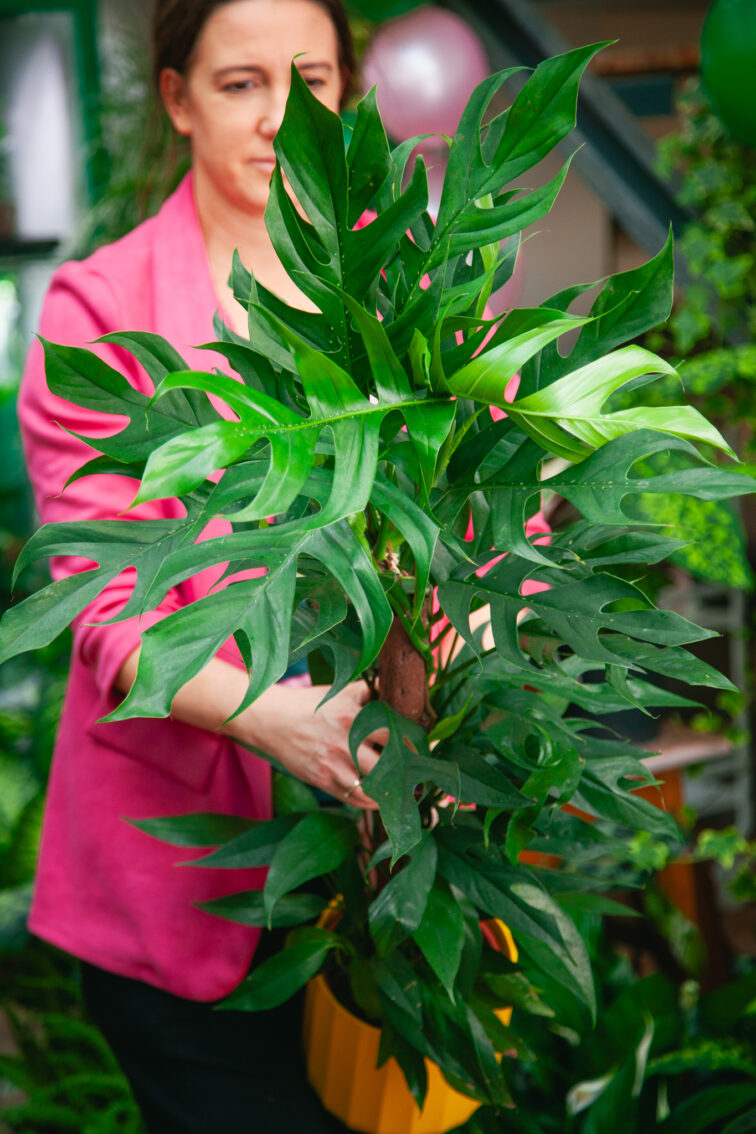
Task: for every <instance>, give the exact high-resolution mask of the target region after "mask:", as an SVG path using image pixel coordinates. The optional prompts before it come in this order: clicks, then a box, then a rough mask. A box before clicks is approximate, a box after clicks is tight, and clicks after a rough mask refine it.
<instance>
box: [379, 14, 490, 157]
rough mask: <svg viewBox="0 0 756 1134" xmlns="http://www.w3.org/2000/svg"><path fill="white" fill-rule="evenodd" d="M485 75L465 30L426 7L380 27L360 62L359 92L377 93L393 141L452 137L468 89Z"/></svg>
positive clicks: (481, 54)
mask: <svg viewBox="0 0 756 1134" xmlns="http://www.w3.org/2000/svg"><path fill="white" fill-rule="evenodd" d="M489 73H490V68H489V64H488V59H487V58H486V53H485V51H484V50H483V46H482V44H481V42H480V40H479V39H478V37H477V35H476V34H475V32H474V31H473V30H472V28H471V27H470V25H469V24H468V23H466V22H465V20H463V19H462V18H461V17H460V16H457V15H455V14H454V12H448V11H446V9H443V8H435V7H431V6H430V5H427V6H424V7H422V8H417V9H416V10H415V11H414V12H410V13H409V14H408V15H406V16H401V17H399V19H396V20H389V21H388V23H386V24H384V25H383V26H382V27H381V28H380V29H379V31H378V32H377V33H376V34H375V36H374V37H373V39H372V41H371V42H370V44H369V46H368V49H367V51H366V52H365V55H364V58H363V62H362V84H363V89H364V90H366V91H367V90H369V89H370V87H372V86H376V87H377V95H378V107H379V109H380V112H381V116H382V117H383V122H384V125H385V127H386V130H387V132H388V133H389V134H390V135H391V136H392V137H393V138H394V139H396V140H398V141H403V140H404V139H405V138H412V137H413V136H414V135H416V134H453V133H454V132H455V130H456V129H457V126H458V125H459V120H460V118H461V116H462V111H463V110H464V108H465V105H466V103H467V100H468V99H469V97H470V95H471V93H472V91H473V89H474V88H475V87H476V86H477V85H478V83H480V82H482V80H483V79H485V77H486V76H487V75H488V74H489Z"/></svg>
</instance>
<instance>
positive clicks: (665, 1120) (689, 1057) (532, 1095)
mask: <svg viewBox="0 0 756 1134" xmlns="http://www.w3.org/2000/svg"><path fill="white" fill-rule="evenodd" d="M581 929H582V931H583V934H584V936H585V939H586V942H587V944H588V947H589V949H590V952H591V958H592V961H593V966H594V973H595V976H596V985H597V996H598V1001H599V1013H598V1023H597V1026H596V1028H595V1030H592V1031H588V1030H582V1031H566V1030H565V1029H563V1028H559V1027H555V1026H554V1020H553V1019H550V1018H548V1017H543V1016H541V1017H538V1016H537V1015H535V1014H530V1015H528V1016H527V1017H525V1018H524V1020H523V1027H522V1031H523V1046H522V1049H521V1051H520V1053H519V1057H518V1061H517V1068H516V1070H515V1071H514V1073H513V1076H512V1080H513V1085H514V1086H513V1095H514V1100H515V1104H516V1105H515V1108H514V1109H507V1110H496V1109H494V1108H483V1109H481V1110H480V1111H478V1112H477V1114H476V1115H475V1116H474V1117H473V1118H472V1119H471V1120H470V1121H469V1122H468V1123H467V1125H466V1126H465V1127H464V1129H465V1131H466V1132H467V1134H500V1131H501V1130H502V1129H504V1130H507V1131H512V1134H647V1132H652V1134H751V1132H752V1131H753V1130H754V1129H756V972H753V971H751V972H749V973H746V974H745V975H743V976H741V977H739V978H738V979H736V980H734V981H732V982H731V983H729V984H727V985H725V986H724V987H723V988H721V989H717V990H715V991H713V992H707V993H703V994H702V993H701V990H700V988H699V986H698V984H697V983H696V982H695V981H694V980H686V981H683V982H682V983H680V984H676V983H674V982H673V981H672V980H670V979H669V978H668V977H666V976H662V975H660V974H653V975H651V976H648V977H645V978H644V979H642V980H639V979H638V977H637V975H636V973H635V972H634V971H633V969H632V967H631V966H630V964H629V962H628V961H627V959H626V958H624V957H623V956H622V954H620V953H619V952H617V951H616V950H615V949H614V948H613V947H612V946H611V944H610V943H609V941H608V940H607V938H606V936H605V935H604V934H603V933H602V931H601V930H600V928H599V925H598V921H597V919H595V918H592V917H588V918H583V919H582V922H581Z"/></svg>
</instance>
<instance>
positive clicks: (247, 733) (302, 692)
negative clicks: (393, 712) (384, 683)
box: [227, 681, 388, 810]
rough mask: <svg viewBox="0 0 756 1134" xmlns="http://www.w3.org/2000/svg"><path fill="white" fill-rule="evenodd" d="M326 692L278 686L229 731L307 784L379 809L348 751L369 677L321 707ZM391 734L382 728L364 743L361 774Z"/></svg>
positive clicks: (320, 687)
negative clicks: (366, 788) (361, 780)
mask: <svg viewBox="0 0 756 1134" xmlns="http://www.w3.org/2000/svg"><path fill="white" fill-rule="evenodd" d="M327 692H328V686H327V685H310V686H297V687H293V686H287V685H286V684H285V683H284V684H281V685H274V686H272V687H271V688H270V689H267V690H266V691H265V693H263V694H262V696H261V697H259V698H258V699H257V701H255V703H254V704H253V705H251V706H250V708H249V709H247V710H245V712H243V713H241V714H240V715H239V717H237V719H236V720H235V721H231V722H230V723H229V725H228V726H227V727H228V731H229V732H230V733H232V734H233V735H235V736H236V737H237V738H238V739H239V740H241V741H243V742H244V743H246V744H251V745H253V746H254V747H255V748H260V749H262V750H263V751H264V752H267V753H269V754H270V755H271V756H274V757H275V758H276V760H278V761H279V762H280V763H281V764H283V766H284V767H285V768H286V770H287V771H289V772H291V774H292V775H293V776H296V777H297V778H298V779H300V780H304V782H305V783H308V784H312V785H313V787H317V788H320V789H321V790H322V791H327V792H328V793H329V794H330V795H333V796H335V797H336V799H342V800H347V801H348V802H349V803H350V804H351V805H352V806H353V807H361V808H363V809H364V810H376V809H377V806H378V805H377V804H376V803H375V802H374V801H373V800H372V799H370V798H369V797H368V796H367V795H365V793H364V792H363V790H362V788H361V787H360V785H359V778H358V774H357V771H356V769H355V766H354V761H353V759H352V755H351V752H350V751H349V730H350V729H351V727H352V724H353V722H354V719H355V717H356V716H357V714H358V713H359V711H360V709H361V708H362V706H363V705H365V704H366V703H367V702H368V701H369V700H370V690H369V689H368V686H367V685H366V684H365V682H364V681H357V682H354V683H353V684H351V685H348V686H347V687H346V688H345V689H342V690H341V692H340V693H337V694H336V696H335V697H332V698H331V700H330V701H327V702H326V703H325V704H324V705H321V707H320V708H318V705H319V704H320V702H321V701H322V700H323V697H325V695H326V693H327ZM387 739H388V736H387V730H386V729H379V730H378V731H377V732H374V733H373V734H372V735H371V736H369V737H368V738H367V740H365V741H364V742H363V743H362V744H361V745H360V747H359V748H358V750H357V762H358V764H359V776H360V777H362V776H366V775H367V774H368V772H370V771H372V769H373V768H374V767H375V764H376V763H377V760H378V755H379V753H378V752H377V751H376V748H375V747H374V746H375V745H381V744H385V743H386V740H387Z"/></svg>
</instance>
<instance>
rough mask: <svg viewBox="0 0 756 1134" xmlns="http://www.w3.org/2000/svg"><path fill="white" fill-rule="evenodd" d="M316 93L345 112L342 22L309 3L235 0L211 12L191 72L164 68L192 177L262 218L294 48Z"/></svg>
mask: <svg viewBox="0 0 756 1134" xmlns="http://www.w3.org/2000/svg"><path fill="white" fill-rule="evenodd" d="M301 52H304V53H305V54H302V55H301V56H300V58H298V59H296V60H295V63H296V66H297V68H298V70H299V73H300V74H301V75H302V77H303V78H304V79H305V81H306V82H307V84H308V86H309V87H310V89H311V90H312V91H313V93H314V94H315V95H316V96H317V97H318V98H319V99H320V101H321V102H323V103H324V104H325V105H326V106H327V107H329V108H330V109H331V110H334V111H338V109H339V103H340V100H341V93H342V89H343V79H342V75H341V70H340V66H339V45H338V39H337V36H336V29H335V28H334V26H333V23H332V22H331V19H330V17H329V15H328V13H327V12H326V11H325V10H324V9H323V8H321V7H320V6H319V5H318V4H315V3H313V2H312V0H232V2H231V3H228V4H223V5H222V6H221V7H220V8H216V10H215V11H214V12H213V13H212V15H211V16H210V17H209V19H208V20H207V22H206V24H205V25H204V27H203V29H202V31H201V33H200V35H199V38H198V40H197V43H196V45H195V49H194V53H193V55H192V60H191V63H190V66H189V69H188V72H187V74H186V76H185V77H182V76H180V75H179V74H178V73H177V72H176V71H169V70H166V71H164V72H163V74H162V75H161V92H162V94H163V99H164V101H165V104H166V108H167V110H168V113H169V115H170V117H171V120H172V122H173V125H174V126H175V128H176V129H177V130H178V131H179V133H181V134H185V135H187V136H188V137H190V138H191V144H192V154H193V159H194V168H195V174H196V175H197V176H199V177H202V178H205V179H207V180H208V181H209V183H210V185H211V186H212V189H213V191H214V192H215V193H216V194H217V195H219V196H220V197H221V198H223V199H225V200H226V201H227V202H228V203H229V204H231V205H233V206H235V207H236V208H237V209H239V210H241V211H242V212H246V213H250V214H256V215H259V214H260V213H262V212H263V211H264V209H265V205H266V203H267V200H268V192H269V184H270V175H271V173H272V171H273V166H274V164H275V155H274V153H273V139H274V138H275V136H276V132H277V130H278V128H279V126H280V124H281V119H282V118H283V113H284V108H285V106H286V99H287V96H288V93H289V87H290V75H291V63H292V59H293V58H294V56H295V55H298V54H299V53H301Z"/></svg>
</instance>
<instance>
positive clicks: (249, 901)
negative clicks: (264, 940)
mask: <svg viewBox="0 0 756 1134" xmlns="http://www.w3.org/2000/svg"><path fill="white" fill-rule="evenodd" d="M326 904H327V903H326V899H325V898H319V897H318V896H317V894H286V895H284V896H283V897H282V898H279V899H278V901H277V902H276V908H275V909H274V910H273V914H272V917H271V919H270V926H269V928H271V929H288V928H289V927H290V926H292V925H301V924H302V923H303V922H305V921H314V920H315V918H316V917H318V916H319V915H320V914H321V913H322V912H323V910H324V909H325V906H326ZM197 905H198V907H199V908H200V909H201V910H206V911H207V912H208V913H211V914H215V916H216V917H222V918H225V919H226V920H227V921H234V922H236V923H237V925H252V926H259V927H260V928H261V929H262V928H265V927H268V915H267V913H266V911H265V905H264V895H263V891H262V890H243V891H242V892H241V893H239V894H226V896H225V897H223V898H215V899H214V900H213V901H211V902H198V903H197Z"/></svg>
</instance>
